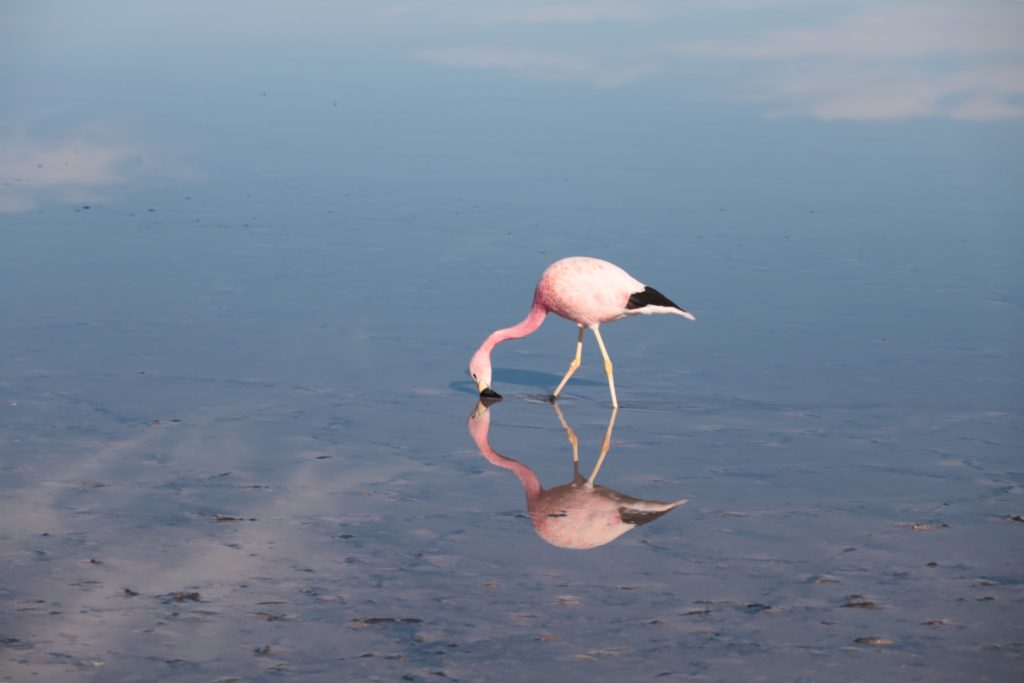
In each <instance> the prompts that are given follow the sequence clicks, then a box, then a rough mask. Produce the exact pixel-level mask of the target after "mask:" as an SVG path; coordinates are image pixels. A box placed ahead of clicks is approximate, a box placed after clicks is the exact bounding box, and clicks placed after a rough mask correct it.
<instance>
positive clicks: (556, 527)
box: [467, 400, 686, 550]
mask: <svg viewBox="0 0 1024 683" xmlns="http://www.w3.org/2000/svg"><path fill="white" fill-rule="evenodd" d="M552 405H553V406H554V408H555V412H556V413H557V414H558V421H559V422H561V423H562V427H563V428H564V429H565V432H566V434H567V435H568V437H569V443H570V444H572V472H573V478H572V481H571V482H569V483H568V484H562V485H561V486H556V487H554V488H551V489H545V488H544V487H542V486H541V485H540V481H539V480H538V479H537V475H536V474H535V473H534V471H533V470H532V469H530V468H529V467H527V466H526V465H524V464H523V463H521V462H519V461H518V460H513V459H512V458H507V457H505V456H504V455H501V454H500V453H498V452H497V451H495V450H494V449H493V448H491V444H490V442H489V441H488V438H487V437H488V432H489V431H490V426H491V415H490V411H489V410H488V408H487V405H486V403H485V401H483V400H481V401H480V402H478V403H477V405H476V408H475V409H474V410H473V412H472V414H470V416H469V422H468V424H467V427H468V429H469V435H470V436H471V437H472V438H473V441H475V442H476V445H477V448H479V449H480V453H481V455H483V456H484V457H485V458H487V461H488V462H490V463H491V464H492V465H496V466H498V467H501V468H503V469H507V470H510V471H511V472H512V473H513V474H515V475H516V478H517V479H519V483H521V484H522V485H523V490H524V491H525V492H526V509H527V511H528V512H529V515H530V522H531V523H532V524H533V529H534V531H536V532H537V535H538V536H540V537H541V538H543V539H544V540H545V541H547V542H548V543H550V544H551V545H555V546H558V547H560V548H572V549H577V550H585V549H589V548H596V547H597V546H601V545H604V544H606V543H610V542H611V541H614V540H615V539H616V538H618V537H619V536H621V535H622V534H624V533H626V532H627V531H629V530H630V529H634V528H636V527H638V526H640V525H641V524H647V523H648V522H651V521H654V520H655V519H657V518H659V517H661V516H662V515H664V514H665V513H667V512H670V511H672V510H675V509H676V508H677V507H679V506H680V505H682V504H683V503H685V502H686V499H685V498H683V499H681V500H673V501H660V500H643V499H640V498H634V497H632V496H627V495H626V494H624V493H619V492H618V491H616V490H614V489H610V488H608V487H606V486H600V485H597V484H594V479H595V478H596V477H597V473H598V471H599V470H600V469H601V465H602V464H603V463H604V458H605V456H606V455H607V454H608V448H609V446H610V445H611V440H612V429H613V427H614V425H615V415H616V413H617V412H618V411H617V410H616V409H615V408H613V409H612V414H611V417H610V418H609V419H608V429H607V431H606V432H605V435H604V441H603V442H602V443H601V455H600V456H599V457H598V459H597V464H595V465H594V470H593V471H592V472H591V473H590V476H589V477H587V478H586V479H584V478H583V475H581V474H580V464H579V440H578V439H577V438H576V434H575V432H573V430H572V427H570V426H569V423H567V422H566V421H565V417H564V416H563V415H562V411H561V410H560V409H559V408H558V404H557V403H554V404H552Z"/></svg>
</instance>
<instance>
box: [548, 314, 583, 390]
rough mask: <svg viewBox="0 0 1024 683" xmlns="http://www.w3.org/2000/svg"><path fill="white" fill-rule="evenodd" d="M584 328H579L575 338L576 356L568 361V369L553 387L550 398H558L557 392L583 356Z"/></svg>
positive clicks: (574, 370)
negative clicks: (556, 386) (577, 335)
mask: <svg viewBox="0 0 1024 683" xmlns="http://www.w3.org/2000/svg"><path fill="white" fill-rule="evenodd" d="M585 329H586V328H584V327H581V328H580V335H579V337H577V338H576V357H575V358H573V359H572V362H571V363H569V370H568V371H567V372H566V373H565V377H563V378H562V381H561V382H559V383H558V388H557V389H555V392H554V393H553V394H551V398H552V400H554V399H556V398H558V394H560V393H561V392H562V389H563V388H564V387H565V385H566V383H567V382H568V381H569V378H570V377H572V375H573V373H574V372H576V368H578V367H579V366H580V359H581V358H582V357H583V331H584V330H585Z"/></svg>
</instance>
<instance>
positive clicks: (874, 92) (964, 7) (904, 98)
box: [671, 2, 1024, 120]
mask: <svg viewBox="0 0 1024 683" xmlns="http://www.w3.org/2000/svg"><path fill="white" fill-rule="evenodd" d="M1022 29H1024V5H1022V4H1021V3H1008V2H995V3H986V4H979V3H965V2H939V3H927V4H923V3H903V4H896V5H886V6H878V7H871V8H868V9H865V10H862V11H860V12H857V13H853V14H850V15H847V16H845V17H841V18H839V19H836V20H833V21H832V22H831V23H825V24H823V25H819V26H811V27H801V28H795V29H785V30H778V31H775V32H773V33H767V34H763V35H760V36H754V37H753V38H750V37H747V38H743V39H719V40H699V41H691V42H686V43H681V44H677V45H674V46H672V48H671V51H672V52H673V53H675V54H677V55H681V56H685V57H690V58H694V57H700V58H712V59H718V60H726V59H727V60H741V61H745V62H748V63H750V66H751V69H752V70H753V73H752V75H751V77H750V79H749V80H748V81H747V82H746V83H742V84H738V86H739V91H738V95H737V99H740V100H747V101H752V102H763V103H765V104H767V105H768V106H769V111H768V113H769V114H772V115H806V116H811V117H814V118H819V119H882V120H885V119H890V120H891V119H905V118H915V117H939V116H945V117H950V118H955V119H970V120H994V119H1008V118H1018V117H1021V116H1024V103H1022V101H1021V100H1022V98H1024V68H1022V58H1024V41H1022V40H1021V39H1020V36H1021V30H1022Z"/></svg>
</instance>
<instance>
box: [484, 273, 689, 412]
mask: <svg viewBox="0 0 1024 683" xmlns="http://www.w3.org/2000/svg"><path fill="white" fill-rule="evenodd" d="M548 313H555V314H557V315H560V316H562V317H563V318H566V319H568V320H571V321H573V322H574V323H576V324H577V325H578V326H579V328H580V331H579V336H578V337H577V339H576V357H575V358H573V359H572V362H571V363H569V370H568V371H567V372H566V373H565V376H564V377H562V381H561V382H559V383H558V387H557V388H556V389H555V391H554V393H552V394H551V399H552V400H554V399H556V398H558V394H559V393H560V392H561V391H562V388H563V387H564V386H565V384H566V382H568V381H569V378H570V377H572V375H573V373H574V372H576V368H578V367H579V366H580V358H581V357H582V355H583V332H584V331H585V330H587V329H591V330H593V331H594V337H596V338H597V345H598V347H599V348H600V349H601V355H602V356H604V371H605V373H606V374H607V375H608V389H609V391H611V395H612V405H613V406H615V407H616V408H617V407H618V406H619V402H618V399H617V398H616V396H615V377H614V375H613V374H612V359H611V358H609V357H608V350H607V349H606V348H605V346H604V340H603V339H601V331H600V330H599V329H598V328H599V327H600V326H601V323H610V322H614V321H616V320H620V319H622V318H625V317H628V316H631V315H640V314H643V315H650V314H652V313H672V314H674V315H679V316H682V317H684V318H687V319H688V320H694V317H693V316H692V315H691V314H689V313H687V312H686V311H684V310H683V309H682V308H680V307H679V306H677V305H676V304H674V303H673V302H672V301H670V300H669V299H668V298H667V297H666V296H665V295H664V294H662V293H661V292H659V291H658V290H656V289H654V288H652V287H648V286H646V285H644V283H642V282H640V281H639V280H637V279H636V278H634V277H633V276H632V275H630V274H629V273H627V272H626V271H624V270H623V269H622V268H619V267H618V266H616V265H615V264H613V263H609V262H608V261H602V260H601V259H596V258H589V257H586V256H573V257H570V258H564V259H562V260H560V261H555V262H554V263H552V264H551V265H550V266H548V267H547V270H545V271H544V273H543V274H542V275H541V276H540V281H539V282H537V289H536V290H535V291H534V294H533V307H532V308H531V309H530V314H529V315H527V316H526V318H525V319H524V320H523V321H522V322H521V323H519V324H518V325H515V326H513V327H509V328H506V329H502V330H497V331H495V332H492V333H491V335H490V336H489V337H487V339H486V340H484V343H483V344H481V345H480V348H479V349H477V350H476V353H474V354H473V357H472V358H471V359H470V361H469V374H470V375H471V376H472V377H473V381H474V382H476V388H477V390H478V391H479V392H480V397H481V398H489V399H493V400H497V399H500V398H501V394H499V393H498V392H496V391H494V389H492V388H491V351H492V350H493V349H494V347H495V346H497V345H498V344H500V343H501V342H503V341H507V340H509V339H518V338H520V337H525V336H526V335H528V334H533V333H534V332H536V331H537V328H538V327H540V326H541V323H543V322H544V318H545V317H547V314H548Z"/></svg>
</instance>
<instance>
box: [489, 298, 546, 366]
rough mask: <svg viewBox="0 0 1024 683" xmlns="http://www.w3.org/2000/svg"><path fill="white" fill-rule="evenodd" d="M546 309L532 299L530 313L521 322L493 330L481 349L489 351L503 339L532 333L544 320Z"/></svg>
mask: <svg viewBox="0 0 1024 683" xmlns="http://www.w3.org/2000/svg"><path fill="white" fill-rule="evenodd" d="M547 314H548V311H547V309H546V308H545V307H544V306H543V305H542V304H541V303H540V302H539V301H537V299H534V300H533V306H532V307H531V308H530V313H529V315H527V316H526V317H525V318H523V320H522V322H520V323H519V324H518V325H513V326H512V327H506V328H505V329H503V330H495V331H494V332H492V333H491V336H489V337H487V340H486V341H484V343H483V345H482V346H481V347H480V350H481V351H485V352H486V353H490V352H491V349H493V348H494V347H495V346H497V345H498V344H500V343H501V342H503V341H508V340H509V339H519V338H520V337H525V336H526V335H528V334H533V333H534V332H536V331H537V328H538V327H540V325H541V323H543V322H544V318H545V317H546V316H547Z"/></svg>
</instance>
